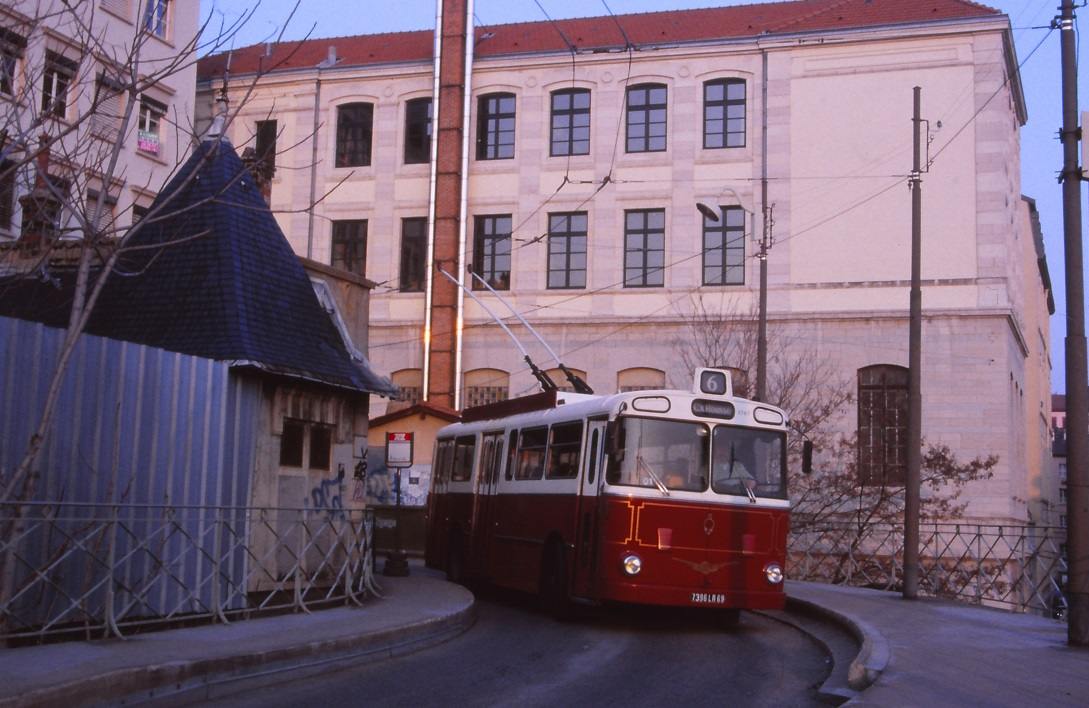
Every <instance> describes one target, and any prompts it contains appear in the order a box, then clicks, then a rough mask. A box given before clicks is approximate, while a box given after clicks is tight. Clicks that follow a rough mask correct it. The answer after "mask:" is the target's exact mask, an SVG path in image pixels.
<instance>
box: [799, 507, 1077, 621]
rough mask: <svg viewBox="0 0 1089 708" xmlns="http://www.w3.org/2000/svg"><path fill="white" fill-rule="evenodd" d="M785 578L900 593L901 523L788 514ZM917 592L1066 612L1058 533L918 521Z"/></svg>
mask: <svg viewBox="0 0 1089 708" xmlns="http://www.w3.org/2000/svg"><path fill="white" fill-rule="evenodd" d="M792 525H793V529H792V530H791V534H790V539H789V541H788V551H787V556H788V558H787V575H788V576H789V577H791V578H794V579H796V580H811V581H816V582H822V583H832V584H837V585H852V586H856V587H869V588H877V589H881V590H900V589H901V588H902V587H903V585H902V584H903V576H904V533H903V527H901V526H894V525H890V524H856V523H851V522H840V521H835V522H812V521H809V520H807V519H805V518H804V517H803V518H795V519H794V520H793V522H792ZM919 536H920V549H919V565H920V568H919V591H920V593H921V594H924V595H928V596H931V597H942V598H947V599H953V600H960V601H967V602H971V603H976V604H982V605H991V606H997V607H1005V608H1008V609H1011V610H1015V611H1020V612H1025V611H1032V612H1037V613H1040V614H1045V615H1048V616H1053V617H1060V616H1062V614H1063V613H1065V611H1066V606H1067V605H1066V598H1065V596H1064V595H1063V585H1064V582H1065V578H1066V573H1067V566H1066V559H1065V558H1063V557H1062V554H1061V552H1060V549H1061V547H1062V544H1063V542H1064V541H1065V539H1066V530H1065V529H1062V528H1054V527H1046V526H994V525H973V524H933V523H931V524H922V525H921V527H920V530H919Z"/></svg>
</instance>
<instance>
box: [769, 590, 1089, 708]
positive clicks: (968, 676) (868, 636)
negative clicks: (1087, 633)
mask: <svg viewBox="0 0 1089 708" xmlns="http://www.w3.org/2000/svg"><path fill="white" fill-rule="evenodd" d="M787 593H788V594H789V595H790V597H791V598H792V599H795V600H800V601H802V602H804V603H811V604H812V605H816V606H817V607H819V608H821V609H822V610H824V611H826V612H831V613H833V614H836V615H839V616H840V618H841V621H845V622H848V623H849V624H850V625H851V626H852V630H853V631H854V632H855V633H856V636H860V637H862V638H863V639H864V640H866V641H863V642H862V649H861V651H860V655H859V657H858V663H859V666H858V667H856V672H855V673H856V676H855V677H854V678H859V677H858V675H857V674H858V673H859V672H861V670H862V668H863V665H864V666H865V669H866V670H867V671H868V673H869V674H870V677H869V678H870V679H874V681H873V683H872V685H870V686H869V688H866V689H865V690H863V692H862V693H861V695H859V696H858V697H857V698H855V699H854V700H852V701H851V702H850V705H857V706H926V707H927V708H938V707H940V706H974V705H986V706H1011V707H1012V706H1018V707H1021V706H1036V705H1038V706H1084V705H1087V704H1089V649H1072V648H1070V647H1068V646H1067V645H1066V625H1065V624H1063V623H1061V622H1057V621H1055V620H1050V619H1046V618H1043V617H1037V616H1035V615H1024V614H1014V613H1011V612H1007V611H1004V610H995V609H989V608H984V607H978V606H974V605H964V604H959V603H953V602H946V601H941V600H915V601H907V600H904V599H902V598H901V597H900V595H899V594H897V593H890V592H880V591H877V590H864V589H860V588H846V587H839V586H832V585H821V584H818V583H802V582H788V584H787ZM867 641H868V642H869V646H867Z"/></svg>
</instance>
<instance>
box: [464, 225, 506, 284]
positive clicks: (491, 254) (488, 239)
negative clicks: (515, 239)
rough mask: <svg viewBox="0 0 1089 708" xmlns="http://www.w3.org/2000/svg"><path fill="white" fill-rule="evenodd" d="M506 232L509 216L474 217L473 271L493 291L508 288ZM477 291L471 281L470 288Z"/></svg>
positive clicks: (474, 282)
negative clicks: (471, 285)
mask: <svg viewBox="0 0 1089 708" xmlns="http://www.w3.org/2000/svg"><path fill="white" fill-rule="evenodd" d="M510 230H511V216H510V214H495V215H489V216H478V217H476V228H475V229H474V232H473V272H474V273H476V274H477V275H479V276H480V277H481V278H483V279H484V280H485V281H487V283H488V285H490V286H492V287H493V288H495V289H496V290H509V289H510V241H511V239H510ZM478 288H480V286H479V284H478V283H477V282H476V281H475V280H474V281H473V289H474V290H475V289H478ZM480 289H482V288H480Z"/></svg>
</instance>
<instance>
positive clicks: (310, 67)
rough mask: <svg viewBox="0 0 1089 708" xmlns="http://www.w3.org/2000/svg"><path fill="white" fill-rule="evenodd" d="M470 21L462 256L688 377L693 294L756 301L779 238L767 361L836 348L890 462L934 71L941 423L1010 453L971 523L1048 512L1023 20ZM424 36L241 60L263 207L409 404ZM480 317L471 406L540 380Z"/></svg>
mask: <svg viewBox="0 0 1089 708" xmlns="http://www.w3.org/2000/svg"><path fill="white" fill-rule="evenodd" d="M475 37H476V39H475V45H474V53H475V58H474V63H473V68H472V73H471V86H470V91H471V96H472V100H471V114H470V116H469V120H468V123H467V127H466V129H467V130H468V133H469V135H468V138H469V145H470V150H469V153H470V154H469V158H468V183H467V194H466V198H467V208H466V215H467V218H466V220H465V223H464V227H465V232H466V236H465V245H464V248H463V250H462V254H463V255H462V260H461V262H462V263H465V264H471V267H472V269H473V270H474V271H476V272H478V273H479V274H481V275H482V276H483V278H484V279H486V280H488V281H489V282H490V283H491V284H492V285H493V286H494V287H496V288H497V289H499V290H501V291H504V292H503V294H504V295H505V296H506V297H507V298H508V299H509V300H510V302H511V303H512V304H513V305H514V307H516V308H517V309H518V310H519V311H521V312H522V313H524V314H525V315H526V317H527V318H528V319H529V320H530V322H531V323H532V324H533V325H534V327H536V328H537V329H538V330H539V331H540V332H541V334H542V335H543V336H544V337H545V338H546V339H547V340H548V341H549V342H550V343H551V345H552V346H553V348H555V349H556V350H557V351H558V352H559V354H560V357H561V358H562V359H563V360H564V362H565V363H566V364H567V365H569V366H571V367H573V368H577V369H578V370H580V371H584V372H586V378H587V380H588V381H589V383H590V385H591V386H593V387H594V388H595V389H596V390H598V391H613V390H616V389H618V388H638V387H655V386H662V385H671V386H685V387H686V386H687V385H688V383H689V376H690V373H689V372H688V371H685V370H684V368H685V367H684V366H682V364H681V357H680V354H679V352H680V350H681V349H683V348H684V346H685V342H686V341H690V340H691V339H692V336H693V334H692V331H691V328H690V326H689V325H688V322H689V321H690V320H691V318H692V317H693V316H694V315H695V314H697V313H698V308H697V304H696V303H697V302H698V301H699V299H700V298H702V300H703V302H704V303H705V306H706V307H708V308H710V309H711V310H712V311H713V312H730V313H745V314H746V315H747V314H748V313H750V312H755V310H756V307H757V301H758V299H757V291H758V283H759V270H760V268H759V260H758V258H756V257H755V256H756V254H757V252H758V248H759V243H758V242H759V240H760V238H761V235H762V234H766V235H767V237H768V239H769V241H770V244H771V248H770V251H769V252H768V254H767V265H768V310H767V312H768V320H769V332H771V333H776V334H777V336H778V338H779V341H783V342H787V344H784V345H782V346H783V349H782V351H779V352H774V351H773V352H772V355H773V357H772V358H773V363H772V365H771V366H770V367H769V369H770V370H771V371H774V366H775V365H774V358H775V356H780V357H790V356H792V355H793V354H792V353H797V352H799V351H807V352H816V353H817V354H818V355H819V356H821V357H826V358H828V359H830V360H831V361H833V362H834V363H835V366H836V370H837V371H838V372H839V373H840V374H841V375H842V377H843V378H844V380H845V381H847V382H848V383H847V386H849V387H850V388H851V389H852V394H853V400H852V402H850V403H849V404H848V405H846V406H845V407H844V408H843V410H842V411H841V412H840V414H839V418H838V419H837V420H838V422H837V426H838V428H839V429H840V430H841V431H843V432H844V433H845V434H852V433H854V432H855V431H856V430H858V431H859V432H860V437H861V438H862V439H863V447H864V448H865V449H866V451H867V454H868V455H869V457H868V458H867V459H868V460H869V462H868V464H870V465H871V466H872V467H873V470H872V472H871V473H872V474H873V475H875V476H883V475H889V474H892V475H896V474H899V473H900V471H901V470H902V465H903V459H902V452H903V449H902V439H903V431H904V427H905V425H906V423H905V421H904V418H903V413H904V406H905V403H904V401H905V399H906V369H905V368H904V367H906V365H907V358H908V352H907V344H908V337H907V308H908V284H909V276H910V234H911V223H910V217H911V207H910V204H911V201H910V195H909V190H908V186H907V185H908V177H909V172H910V171H911V166H912V100H913V87H915V86H919V87H921V89H922V117H923V118H924V119H926V121H927V125H928V128H929V134H928V135H929V141H926V142H925V144H926V145H927V146H928V147H927V152H926V156H925V158H924V159H925V161H926V163H927V165H928V167H927V169H926V170H925V172H924V174H923V175H922V185H923V222H922V223H923V242H922V254H923V255H922V278H923V308H924V324H923V370H924V374H923V406H924V414H923V416H924V421H923V434H924V436H925V437H926V438H927V439H928V440H931V441H935V442H939V441H940V442H944V443H947V444H948V445H950V446H951V447H952V448H953V449H954V450H955V451H956V453H957V454H958V456H960V457H962V458H971V457H974V456H976V455H986V454H990V453H994V454H997V455H998V456H999V464H998V467H997V468H996V469H995V474H994V477H993V478H992V479H991V480H989V481H987V482H980V483H976V484H975V485H974V486H973V487H972V488H971V490H970V492H969V495H970V498H971V503H970V505H969V508H968V512H967V513H968V515H969V516H970V517H972V518H978V519H987V520H992V521H1010V522H1025V521H1028V519H1029V503H1030V500H1032V499H1034V498H1036V497H1038V489H1039V477H1040V474H1041V472H1042V470H1043V468H1044V466H1045V465H1046V462H1047V436H1048V426H1047V420H1048V417H1049V415H1050V410H1049V396H1048V381H1049V379H1050V360H1049V356H1048V349H1047V347H1048V316H1049V282H1048V280H1047V275H1046V273H1047V271H1046V262H1045V261H1043V259H1042V256H1043V252H1042V247H1041V245H1040V244H1041V241H1040V237H1039V230H1038V227H1034V224H1035V222H1034V210H1033V208H1032V206H1031V203H1030V202H1028V201H1026V200H1024V199H1022V196H1021V191H1020V164H1019V160H1020V158H1019V129H1020V126H1021V125H1022V124H1023V123H1024V122H1025V120H1026V119H1027V113H1026V108H1025V105H1024V98H1023V95H1022V92H1021V85H1020V76H1019V74H1018V70H1017V66H1018V60H1017V57H1016V55H1015V50H1014V44H1013V39H1012V35H1011V28H1010V22H1009V19H1008V18H1007V17H1006V16H1005V15H1002V14H1000V13H999V12H998V11H995V10H991V9H989V8H986V7H984V6H982V5H978V4H975V3H969V2H962V1H961V0H933V1H931V2H927V3H918V2H914V1H913V0H889V1H887V2H881V3H861V2H859V3H848V4H843V3H838V2H831V1H828V2H822V1H820V0H817V1H815V2H806V3H791V2H785V3H771V4H764V5H746V6H739V7H731V8H719V9H708V10H688V11H672V12H662V13H649V14H640V15H620V16H618V17H616V18H611V17H598V18H589V19H578V20H562V21H558V22H556V23H554V24H552V23H548V22H535V23H523V24H513V25H500V26H492V27H487V28H477V30H476V35H475ZM432 52H433V36H432V33H431V32H430V31H420V32H405V33H395V34H386V35H371V36H357V37H341V38H336V39H319V40H310V41H307V42H304V43H303V44H302V45H301V46H287V45H284V46H272V45H260V46H255V47H249V48H245V49H240V50H236V51H234V52H233V55H232V56H231V60H230V72H231V73H230V77H229V86H230V87H231V88H230V94H231V97H232V98H233V99H234V100H236V101H237V100H239V99H240V98H241V96H242V94H243V92H244V90H245V88H246V87H247V86H248V85H249V84H250V82H251V80H252V79H253V78H254V76H256V73H257V72H258V71H259V70H260V71H267V73H265V74H263V75H262V76H261V78H260V80H259V81H258V83H257V88H256V90H255V91H254V93H253V95H252V97H251V98H250V99H249V102H248V104H247V105H246V106H245V107H244V108H243V110H242V114H241V115H240V117H239V119H238V120H236V121H235V122H234V123H233V125H232V126H231V129H230V133H231V138H232V140H233V141H234V143H235V145H237V146H240V148H241V147H242V146H246V145H250V146H252V147H254V149H255V153H256V155H257V156H258V157H260V156H268V155H273V154H274V155H275V171H274V173H273V175H272V177H271V183H270V187H269V188H270V191H271V205H272V207H273V209H274V210H275V211H277V212H278V215H277V218H278V220H279V222H280V225H281V226H282V228H283V230H284V232H285V234H286V235H287V237H288V238H289V240H290V241H291V243H292V245H293V247H294V248H295V250H296V252H297V253H299V254H300V255H304V256H307V257H309V258H313V259H315V260H318V261H326V262H329V263H331V264H333V265H337V266H339V267H343V268H347V269H350V270H356V271H357V272H359V273H361V274H364V275H365V276H366V277H367V278H368V279H370V280H373V281H375V282H377V283H378V284H379V287H378V288H377V289H376V290H375V291H374V294H373V297H372V301H371V307H372V310H371V320H370V323H371V334H370V352H369V353H370V356H371V360H372V362H373V363H374V365H375V367H376V368H378V369H379V370H381V371H384V372H388V373H390V374H391V376H392V378H393V380H394V382H395V383H398V384H399V385H401V386H402V388H403V389H404V390H405V391H406V392H407V393H408V397H409V398H413V397H416V396H419V392H420V391H421V387H422V385H423V380H424V371H423V370H424V369H425V367H426V366H427V360H426V357H425V355H424V336H425V332H424V321H425V307H426V305H425V297H426V294H425V290H426V289H427V288H428V287H429V284H430V280H431V278H440V277H442V276H441V275H440V274H438V273H437V272H435V270H432V269H430V268H429V264H428V263H427V261H426V258H427V254H428V253H429V250H428V246H429V244H428V238H429V233H430V230H429V222H428V216H429V180H430V178H431V176H432V171H431V169H430V166H429V164H428V154H429V153H428V141H427V136H428V133H429V130H430V113H431V97H432V92H433V88H434V86H435V76H434V66H433V63H432ZM226 67H227V57H226V56H225V55H217V56H213V57H210V58H208V59H206V60H205V61H204V62H203V63H202V66H201V69H200V78H199V81H198V103H200V104H202V105H210V103H211V99H212V97H213V95H214V93H215V92H216V91H218V90H219V88H220V86H221V83H222V82H223V80H224V71H225V69H226ZM458 110H460V106H459V107H458ZM285 168H287V169H285ZM456 168H457V166H456V165H442V164H440V165H439V166H438V170H440V171H441V170H444V169H446V170H450V169H456ZM441 198H442V195H441V194H440V195H439V199H441ZM316 199H320V203H319V204H317V206H316V207H315V208H314V209H313V211H312V212H311V211H308V210H305V209H304V208H303V207H304V205H306V204H309V203H311V202H312V201H315V200H316ZM698 202H702V203H705V204H707V205H711V207H712V210H713V211H715V212H718V215H720V216H721V217H722V219H721V220H720V221H719V222H717V223H716V222H714V221H712V220H711V219H709V218H707V217H704V216H701V213H700V212H699V211H697V208H696V204H697V203H698ZM455 275H456V273H455ZM465 277H466V278H468V276H467V275H466V276H465ZM477 294H478V295H479V296H480V297H481V298H482V299H483V300H484V302H485V303H487V304H488V305H489V306H490V307H491V308H492V309H494V310H496V311H500V312H503V311H504V308H503V306H502V305H501V304H500V303H499V302H498V301H497V300H496V299H495V298H494V297H493V296H492V295H490V294H488V293H487V292H484V291H478V293H477ZM504 314H505V313H504ZM463 318H464V340H463V351H462V353H461V362H460V369H459V371H458V372H457V385H458V387H459V388H458V391H457V400H458V403H459V404H460V405H462V406H464V405H470V404H473V403H478V402H481V401H485V400H489V399H494V398H502V397H505V396H508V395H510V396H513V395H518V394H522V393H524V392H529V391H532V390H533V389H534V388H535V384H534V381H533V379H532V377H531V376H530V374H529V372H528V370H527V369H526V367H525V365H524V363H523V361H522V357H521V355H520V354H519V353H518V351H517V350H516V349H515V348H514V347H513V346H512V345H511V344H510V343H509V342H508V340H507V338H506V335H505V334H504V333H503V332H502V331H501V330H500V329H499V328H498V327H497V326H495V325H494V324H493V323H492V321H491V318H490V317H489V316H488V315H487V314H486V313H485V311H484V310H483V309H482V308H481V307H479V306H478V305H476V304H475V303H474V302H472V301H471V300H469V299H468V298H466V300H465V305H464V311H463ZM516 329H517V331H518V333H519V336H520V337H522V338H523V340H524V342H525V343H526V345H527V347H528V348H529V349H530V350H531V352H532V353H533V354H534V355H535V357H536V358H537V360H538V362H539V363H541V365H542V368H546V367H549V366H552V365H553V364H552V362H551V361H549V359H548V357H547V355H546V354H545V353H544V351H543V349H541V348H540V347H539V346H536V345H535V343H534V342H533V340H532V338H531V337H529V336H528V335H527V334H525V333H524V332H523V331H522V330H521V329H518V328H516ZM431 334H435V333H431ZM706 363H708V364H719V365H735V364H736V362H721V361H716V362H706ZM748 374H749V376H750V377H751V376H752V374H753V372H748ZM771 378H772V375H769V380H770V379H771ZM372 412H373V413H381V412H385V408H384V407H382V408H379V409H377V410H374V411H372Z"/></svg>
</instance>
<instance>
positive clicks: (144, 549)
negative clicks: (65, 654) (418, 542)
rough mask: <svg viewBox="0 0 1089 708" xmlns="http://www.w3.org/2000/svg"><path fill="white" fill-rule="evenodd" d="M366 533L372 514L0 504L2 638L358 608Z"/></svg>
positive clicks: (364, 586)
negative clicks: (341, 606) (346, 606)
mask: <svg viewBox="0 0 1089 708" xmlns="http://www.w3.org/2000/svg"><path fill="white" fill-rule="evenodd" d="M373 532H374V516H373V513H372V512H371V511H370V510H335V511H333V512H330V511H328V510H314V509H268V508H253V507H217V506H168V505H147V504H116V505H110V504H78V503H9V504H0V639H3V640H8V641H13V640H14V641H19V640H43V639H47V638H51V637H60V638H64V637H68V638H77V637H86V638H91V637H101V636H107V635H114V636H118V637H120V636H123V635H124V634H125V633H127V632H132V631H136V630H137V629H139V628H141V627H145V626H153V625H176V624H180V623H184V622H196V621H218V622H229V621H231V620H233V619H242V618H246V617H249V616H252V615H255V614H258V613H262V612H277V611H281V612H282V611H309V610H310V609H312V608H315V607H322V606H328V605H332V604H349V603H355V604H358V603H360V602H361V601H362V599H363V598H364V597H365V596H366V595H367V593H374V592H375V586H374V553H373V547H372V538H373Z"/></svg>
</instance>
